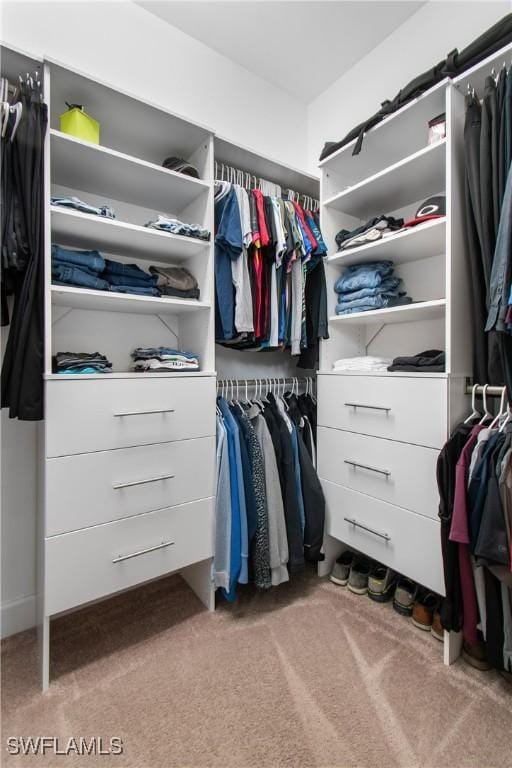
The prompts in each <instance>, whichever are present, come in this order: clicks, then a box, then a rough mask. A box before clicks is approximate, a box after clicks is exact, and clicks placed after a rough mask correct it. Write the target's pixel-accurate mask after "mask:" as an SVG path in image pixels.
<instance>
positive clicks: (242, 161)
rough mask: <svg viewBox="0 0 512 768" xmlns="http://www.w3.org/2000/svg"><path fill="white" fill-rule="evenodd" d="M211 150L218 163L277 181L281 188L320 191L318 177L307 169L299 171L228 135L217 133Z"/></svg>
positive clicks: (305, 192) (317, 194)
mask: <svg viewBox="0 0 512 768" xmlns="http://www.w3.org/2000/svg"><path fill="white" fill-rule="evenodd" d="M214 154H215V160H216V161H217V163H226V164H228V165H231V166H233V167H234V168H237V169H239V170H241V171H246V172H247V173H250V174H252V175H255V176H258V177H261V178H264V179H266V180H267V181H272V182H274V183H275V184H279V185H280V186H281V187H282V189H283V190H284V189H293V190H294V191H295V192H299V193H301V194H306V195H310V196H311V197H313V198H315V199H318V197H319V194H320V179H319V178H318V176H313V175H312V174H311V173H308V172H307V171H301V170H299V169H298V168H293V167H292V166H290V165H286V164H284V163H281V162H279V161H278V160H273V159H271V158H270V157H265V155H261V154H258V153H257V152H255V151H254V150H252V149H248V148H246V147H243V146H241V145H239V144H234V143H233V142H232V141H229V139H223V138H220V137H219V136H215V138H214Z"/></svg>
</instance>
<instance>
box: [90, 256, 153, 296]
mask: <svg viewBox="0 0 512 768" xmlns="http://www.w3.org/2000/svg"><path fill="white" fill-rule="evenodd" d="M102 277H103V278H104V279H105V280H107V282H108V284H109V286H110V290H111V291H116V292H117V293H132V294H137V295H139V296H160V291H159V290H158V288H157V287H156V284H157V278H156V277H155V276H154V275H148V273H147V272H144V270H143V269H141V268H140V267H138V266H137V265H136V264H123V263H121V262H119V261H112V260H111V259H105V270H104V272H103V273H102Z"/></svg>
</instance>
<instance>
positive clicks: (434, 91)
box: [319, 79, 449, 183]
mask: <svg viewBox="0 0 512 768" xmlns="http://www.w3.org/2000/svg"><path fill="white" fill-rule="evenodd" d="M448 82H449V80H448V79H444V80H442V81H441V82H440V83H438V84H437V85H435V86H434V87H433V88H431V89H430V90H428V91H426V92H425V93H423V94H422V95H421V96H419V97H418V98H417V99H414V101H411V102H410V103H409V104H406V105H405V106H404V107H402V108H401V109H399V110H397V111H396V112H393V114H391V115H389V116H388V117H386V118H385V119H384V120H382V121H381V122H380V123H377V125H375V126H374V127H373V128H371V129H370V130H369V131H367V132H366V133H365V136H364V140H363V146H362V149H361V152H360V153H359V154H358V155H352V150H353V148H354V145H355V143H356V141H357V139H353V140H352V141H350V142H349V143H348V144H345V145H344V146H343V147H340V149H338V150H337V151H336V152H333V153H332V155H329V156H328V157H326V158H325V159H324V160H321V161H320V163H319V166H320V168H322V169H324V170H326V171H328V172H333V173H336V174H339V175H340V177H341V178H343V179H345V180H346V181H348V182H349V183H356V182H357V180H358V179H363V178H365V177H367V176H371V175H372V174H373V173H375V172H376V171H377V170H378V167H379V164H380V165H381V164H382V160H383V158H386V159H387V162H388V164H389V163H390V161H391V162H396V161H398V160H399V159H400V158H401V157H404V155H408V154H412V153H413V152H415V151H417V150H418V149H419V147H420V146H421V143H422V142H423V143H425V142H426V141H427V135H428V123H429V121H430V120H432V118H434V117H437V115H439V114H441V113H443V112H444V111H445V92H446V85H447V83H448Z"/></svg>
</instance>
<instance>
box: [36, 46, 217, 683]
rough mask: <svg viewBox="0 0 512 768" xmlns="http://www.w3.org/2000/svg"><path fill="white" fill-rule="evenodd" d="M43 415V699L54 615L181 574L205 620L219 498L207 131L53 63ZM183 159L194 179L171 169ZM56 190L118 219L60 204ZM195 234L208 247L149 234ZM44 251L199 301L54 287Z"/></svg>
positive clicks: (47, 71) (48, 80)
mask: <svg viewBox="0 0 512 768" xmlns="http://www.w3.org/2000/svg"><path fill="white" fill-rule="evenodd" d="M44 77H45V89H46V98H47V100H48V103H49V114H50V116H51V117H50V124H49V130H48V136H47V139H46V147H45V158H46V165H45V195H46V205H45V224H46V230H45V249H46V269H45V342H46V357H45V363H46V374H45V405H46V420H45V423H44V425H43V426H42V428H41V439H40V473H39V499H40V508H39V513H38V533H37V537H38V623H39V629H40V648H41V680H42V687H43V689H46V688H48V686H49V681H50V663H49V659H50V634H51V633H50V622H51V619H52V617H55V616H57V615H58V614H61V613H63V612H68V611H72V610H74V609H76V608H78V607H80V606H83V605H85V604H87V603H91V602H95V601H97V600H100V599H103V598H105V597H108V596H109V595H112V594H115V593H116V592H120V591H124V590H126V589H130V588H132V587H134V586H136V585H138V584H142V583H144V582H147V581H150V580H153V579H156V578H160V577H162V576H164V575H167V574H169V573H176V572H177V573H180V574H181V575H182V577H183V578H184V579H185V580H186V581H187V583H188V584H189V586H190V587H191V588H192V590H193V591H194V592H195V593H196V594H197V595H198V597H199V598H200V600H201V601H202V602H203V603H204V604H205V605H206V606H207V608H208V609H209V610H213V609H214V590H213V583H212V578H211V576H212V573H211V566H212V558H213V526H214V494H215V484H214V479H215V457H216V450H215V395H216V388H215V353H214V309H213V308H214V280H213V274H214V266H213V258H214V256H213V230H214V222H213V133H212V131H210V130H209V129H208V128H205V127H202V126H200V125H197V124H194V123H191V122H190V121H187V120H185V119H184V118H181V117H178V116H176V115H174V114H172V113H170V112H169V111H167V110H165V109H163V108H160V107H156V106H155V105H153V104H150V103H147V102H144V101H142V100H141V99H139V98H137V97H135V96H132V95H130V94H127V93H122V92H120V91H118V90H117V89H115V88H113V87H111V86H109V85H107V84H104V83H100V82H98V81H96V80H94V79H92V78H90V77H88V76H86V75H83V74H81V73H78V72H75V71H72V70H70V69H68V68H66V67H63V66H62V65H60V64H58V63H56V62H52V61H47V62H46V63H45V67H44ZM66 101H68V102H74V103H80V104H83V105H84V107H85V110H86V111H87V112H88V113H90V114H91V115H92V116H94V117H95V118H97V119H98V120H99V121H100V124H101V145H95V144H91V143H89V142H86V141H83V140H81V139H78V138H75V137H72V136H69V135H67V134H65V133H62V132H61V131H60V130H59V124H58V116H59V114H60V113H61V112H63V111H64V110H65V102H66ZM171 155H174V156H178V157H183V158H185V159H186V160H187V161H188V162H190V163H192V164H193V165H194V166H195V167H196V168H197V170H198V173H199V179H195V178H192V177H190V176H187V175H184V174H180V173H176V172H174V171H169V170H167V169H166V168H163V167H162V165H161V163H162V161H163V160H164V158H166V157H168V156H171ZM51 194H58V195H62V196H72V195H73V196H77V197H79V198H80V199H82V200H86V201H88V202H90V203H92V204H94V205H101V204H107V205H110V206H111V207H113V208H114V210H115V212H116V218H115V219H112V220H110V219H105V218H103V217H100V216H96V215H91V214H84V213H81V212H79V211H76V210H69V209H64V208H58V207H56V206H52V205H51V204H50V196H51ZM156 214H167V215H170V216H171V217H174V218H179V219H181V220H182V221H185V222H188V223H196V224H199V225H200V226H202V227H204V228H206V229H208V230H209V232H210V233H211V238H210V240H209V241H205V240H201V239H198V238H190V237H186V236H181V235H175V234H169V233H166V232H161V231H157V230H155V229H151V228H147V227H145V226H144V224H145V223H147V222H148V221H149V219H150V218H156ZM52 242H53V243H58V244H59V245H62V246H63V247H65V248H71V249H85V250H98V251H100V252H101V253H102V255H105V256H107V257H108V258H113V259H115V260H117V261H120V262H122V263H134V262H135V263H137V264H138V265H139V266H140V267H143V268H144V267H145V268H146V269H147V268H148V267H149V265H150V264H155V265H160V266H170V265H177V266H183V267H186V268H188V269H189V271H190V272H191V273H192V274H193V275H194V277H195V278H196V280H197V282H198V284H199V288H200V299H199V300H198V299H184V298H174V297H167V296H162V297H155V296H142V295H139V294H136V295H133V294H126V293H119V292H117V291H116V290H115V289H112V290H110V291H97V290H90V289H88V288H82V287H80V286H75V285H74V286H69V285H60V284H59V285H55V284H54V285H52V271H51V259H52V253H51V252H52V247H51V246H52ZM159 346H168V347H173V348H177V349H183V350H186V351H190V352H194V353H196V354H197V356H198V357H199V362H200V369H199V371H197V372H196V371H194V372H190V371H179V372H171V371H166V372H156V373H153V372H145V373H140V372H134V371H133V370H132V369H131V358H130V353H131V352H132V350H133V349H135V348H137V347H159ZM68 351H71V352H83V351H85V352H94V351H98V352H100V353H103V354H105V355H106V356H107V357H108V358H109V360H111V361H112V363H113V372H112V373H103V374H102V373H97V374H96V373H95V374H90V375H87V374H64V375H61V374H58V373H55V372H53V370H52V355H55V354H56V353H57V352H68Z"/></svg>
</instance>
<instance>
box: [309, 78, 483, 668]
mask: <svg viewBox="0 0 512 768" xmlns="http://www.w3.org/2000/svg"><path fill="white" fill-rule="evenodd" d="M442 112H445V113H446V138H445V139H444V140H441V141H438V142H437V143H436V144H431V145H427V123H428V121H429V120H430V119H431V118H433V117H435V116H437V115H439V114H440V113H442ZM463 120H464V100H463V98H461V94H459V93H456V92H455V89H454V88H453V87H452V86H451V84H449V83H448V81H443V82H442V83H440V84H439V85H437V86H436V87H435V88H433V89H431V91H429V92H427V93H425V94H424V95H423V96H421V97H420V98H418V99H417V100H416V101H414V102H412V103H411V104H409V105H408V106H407V107H405V108H403V109H402V110H400V111H399V112H397V113H395V114H394V115H392V116H390V117H389V118H387V119H386V120H385V121H383V122H382V123H381V124H380V125H379V126H377V127H376V128H374V129H373V130H371V131H369V132H368V134H367V135H366V137H365V140H364V143H363V147H362V150H361V154H360V155H358V156H355V157H354V156H352V154H351V153H352V149H353V142H352V144H349V145H348V146H346V147H343V148H342V149H340V150H338V152H336V153H334V154H333V155H331V156H330V157H328V158H326V159H325V160H324V161H323V162H322V163H321V168H322V181H321V211H322V229H323V232H324V236H325V238H326V241H327V244H328V247H329V249H330V251H329V255H328V258H327V265H328V275H327V283H328V287H327V291H328V296H329V312H330V324H329V333H330V338H329V340H327V341H324V342H322V347H321V358H320V371H319V373H318V425H319V426H318V473H319V476H320V478H321V479H322V485H323V488H324V492H325V496H326V502H327V515H326V537H325V543H324V549H325V554H326V559H325V561H324V562H323V563H320V564H319V573H320V575H326V574H328V573H329V572H330V570H331V568H332V565H333V562H334V560H335V559H336V557H337V556H338V555H339V554H340V553H341V552H342V551H343V550H344V549H346V548H350V549H353V550H355V551H357V552H360V553H362V554H364V555H366V556H367V557H369V558H371V559H374V560H375V561H377V562H381V563H383V564H384V565H386V566H388V567H390V568H392V569H393V570H395V571H396V572H398V573H400V574H402V575H404V576H407V577H409V578H411V579H412V580H413V581H416V582H417V583H419V584H421V585H423V586H425V587H427V588H429V589H432V590H434V591H435V592H437V593H438V594H440V595H443V594H444V576H443V565H442V553H441V537H440V525H439V520H438V515H437V511H438V491H437V481H436V462H437V456H438V453H439V451H440V449H441V448H442V446H443V444H444V442H445V441H446V439H447V438H448V436H449V434H450V429H451V427H452V426H453V425H454V424H455V423H456V422H457V421H458V420H459V419H460V418H461V416H462V415H463V414H464V412H465V409H466V402H467V401H466V396H465V384H466V377H467V376H468V375H470V372H471V364H470V346H471V339H470V333H469V328H470V324H469V322H468V313H469V312H470V311H471V308H470V307H469V300H468V295H469V294H468V290H467V286H468V275H467V266H466V262H465V258H464V256H465V233H464V220H463V199H464V198H463V179H464V175H463V174H464V166H463V144H462V141H463ZM439 194H445V195H446V217H444V218H442V219H437V220H434V221H430V222H428V223H425V224H422V225H419V226H416V227H412V228H411V229H410V230H409V231H407V232H402V233H399V234H397V235H392V236H391V237H389V238H386V239H381V240H379V241H377V242H375V243H372V244H370V245H364V246H360V247H358V248H352V249H346V250H342V251H336V250H335V248H336V246H335V239H334V238H335V235H336V233H337V232H338V231H339V230H340V229H342V228H345V229H347V230H352V229H354V228H355V227H357V226H359V225H361V224H363V223H364V222H365V221H366V220H368V219H369V218H371V217H372V216H378V215H380V214H392V215H394V216H397V217H403V218H404V219H410V218H413V217H414V215H415V212H416V210H417V209H418V207H419V206H420V205H421V203H422V202H423V201H425V200H427V199H428V198H429V197H431V196H435V195H439ZM387 259H389V260H391V261H393V262H394V265H395V274H396V275H397V276H398V277H401V278H402V279H403V287H404V290H407V293H408V294H409V295H411V296H412V298H413V303H412V304H409V305H405V306H400V307H396V308H389V309H379V310H371V311H366V312H359V313H357V314H353V315H350V314H349V315H347V314H345V315H344V314H341V315H336V314H335V306H336V294H335V292H334V290H333V286H334V282H335V280H336V278H337V277H338V276H339V275H340V274H342V272H343V268H345V267H347V266H350V265H353V264H360V263H365V262H372V261H379V260H387ZM431 348H439V349H444V350H445V352H446V368H445V372H444V373H427V372H426V373H407V372H400V373H392V372H388V371H384V372H382V371H378V372H371V371H366V372H363V371H354V372H352V371H351V372H338V373H337V372H335V371H334V370H333V363H334V361H336V360H337V359H339V358H345V357H354V356H364V355H377V356H382V357H385V358H394V357H396V356H400V355H413V354H417V353H418V352H420V351H421V350H423V349H431ZM458 647H459V638H458V637H457V636H454V635H449V634H448V633H445V651H444V656H445V663H451V661H453V659H454V658H455V657H456V655H457V652H458Z"/></svg>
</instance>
